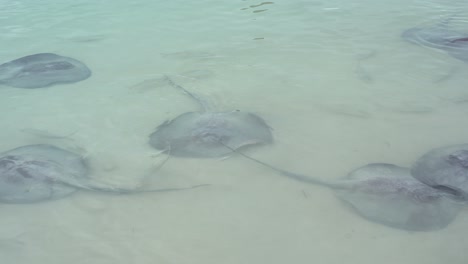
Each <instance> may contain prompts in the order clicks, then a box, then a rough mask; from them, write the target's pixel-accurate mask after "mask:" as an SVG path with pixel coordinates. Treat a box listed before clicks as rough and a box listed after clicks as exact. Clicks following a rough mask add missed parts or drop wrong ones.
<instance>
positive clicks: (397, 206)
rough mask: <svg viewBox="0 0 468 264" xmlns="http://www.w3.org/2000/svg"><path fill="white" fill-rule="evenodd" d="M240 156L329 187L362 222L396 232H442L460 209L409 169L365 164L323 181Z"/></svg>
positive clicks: (447, 195) (451, 198) (453, 199)
mask: <svg viewBox="0 0 468 264" xmlns="http://www.w3.org/2000/svg"><path fill="white" fill-rule="evenodd" d="M238 153H240V152H238ZM240 154H241V155H242V156H244V157H246V158H248V159H250V160H253V161H255V162H257V163H260V164H262V165H263V166H266V167H268V168H270V169H273V170H274V171H276V172H278V173H280V174H281V175H283V176H287V177H289V178H292V179H294V180H298V181H301V182H305V183H310V184H315V185H320V186H325V187H328V188H330V189H332V190H333V191H334V192H335V194H336V196H337V197H338V198H339V199H340V200H342V201H343V202H345V203H346V204H348V205H350V206H351V207H352V208H353V209H354V211H355V212H356V213H357V214H359V215H361V216H362V217H364V218H365V219H367V220H369V221H372V222H376V223H379V224H383V225H386V226H389V227H393V228H397V229H403V230H408V231H432V230H438V229H442V228H444V227H446V226H447V225H448V224H450V223H451V222H452V221H453V220H454V219H455V217H456V216H457V214H458V212H459V211H460V209H461V204H460V202H459V201H458V199H457V198H458V197H456V196H454V195H453V194H452V193H451V192H446V191H445V190H443V189H442V190H440V189H435V188H432V187H430V186H428V185H426V184H424V183H422V182H420V181H418V180H416V179H415V178H414V177H412V175H411V173H410V169H409V168H404V167H399V166H396V165H393V164H386V163H373V164H368V165H365V166H362V167H360V168H358V169H356V170H354V171H352V172H350V173H349V174H348V175H347V176H346V177H345V178H344V179H341V180H335V181H326V180H321V179H317V178H312V177H309V176H306V175H301V174H297V173H294V172H290V171H286V170H283V169H279V168H277V167H275V166H272V165H270V164H267V163H265V162H262V161H259V160H257V159H255V158H252V157H250V156H247V155H245V154H242V153H240Z"/></svg>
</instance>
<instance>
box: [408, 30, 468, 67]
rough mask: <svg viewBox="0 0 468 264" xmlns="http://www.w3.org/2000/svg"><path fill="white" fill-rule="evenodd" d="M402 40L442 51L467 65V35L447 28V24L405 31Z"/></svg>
mask: <svg viewBox="0 0 468 264" xmlns="http://www.w3.org/2000/svg"><path fill="white" fill-rule="evenodd" d="M401 36H402V38H403V39H405V40H407V41H408V42H411V43H414V44H418V45H421V46H426V47H431V48H436V49H440V50H443V51H445V52H447V53H448V54H449V55H451V56H452V57H454V58H456V59H458V60H461V61H464V62H467V63H468V41H467V40H468V38H467V37H468V34H463V33H461V32H457V31H454V30H450V29H448V28H447V23H446V22H444V23H441V24H438V25H435V26H429V27H415V28H410V29H407V30H405V31H404V32H403V33H402V35H401Z"/></svg>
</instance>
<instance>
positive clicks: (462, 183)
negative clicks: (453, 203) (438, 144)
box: [411, 144, 468, 201]
mask: <svg viewBox="0 0 468 264" xmlns="http://www.w3.org/2000/svg"><path fill="white" fill-rule="evenodd" d="M411 174H413V176H414V177H415V178H416V179H418V180H420V181H421V182H423V183H425V184H427V185H429V186H432V187H434V188H437V189H441V190H442V189H443V190H445V191H446V192H451V193H452V194H454V195H456V196H458V197H460V199H461V200H465V201H468V144H461V145H453V146H447V147H442V148H437V149H433V150H431V151H429V152H428V153H426V154H424V155H423V156H422V157H421V158H419V159H418V160H417V161H416V162H415V163H414V164H413V166H412V168H411Z"/></svg>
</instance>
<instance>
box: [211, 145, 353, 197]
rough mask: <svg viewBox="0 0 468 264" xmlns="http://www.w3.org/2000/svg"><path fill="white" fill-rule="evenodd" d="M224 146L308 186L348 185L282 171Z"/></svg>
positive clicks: (335, 186)
mask: <svg viewBox="0 0 468 264" xmlns="http://www.w3.org/2000/svg"><path fill="white" fill-rule="evenodd" d="M220 143H221V144H222V145H224V146H225V147H226V148H228V149H230V150H231V151H233V152H235V153H238V154H239V155H241V156H243V157H245V158H247V159H249V160H251V161H253V162H255V163H258V164H261V165H263V166H264V167H267V168H269V169H271V170H274V171H275V172H277V173H278V174H280V175H282V176H286V177H288V178H291V179H294V180H296V181H300V182H305V183H308V184H314V185H320V186H326V187H333V188H335V189H336V188H342V187H346V186H347V185H346V184H344V183H343V184H341V183H339V182H337V183H334V182H329V181H325V180H321V179H317V178H312V177H309V176H306V175H303V174H299V173H295V172H291V171H287V170H283V169H280V168H278V167H275V166H273V165H271V164H268V163H266V162H263V161H261V160H258V159H256V158H253V157H250V156H248V155H246V154H244V153H242V152H240V151H238V150H236V149H233V148H231V147H229V146H228V145H226V144H224V143H222V142H220Z"/></svg>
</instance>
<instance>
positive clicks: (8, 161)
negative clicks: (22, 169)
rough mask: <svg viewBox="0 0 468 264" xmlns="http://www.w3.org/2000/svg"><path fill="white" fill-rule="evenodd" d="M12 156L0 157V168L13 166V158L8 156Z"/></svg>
mask: <svg viewBox="0 0 468 264" xmlns="http://www.w3.org/2000/svg"><path fill="white" fill-rule="evenodd" d="M10 157H13V156H6V157H4V158H1V159H0V169H11V168H13V167H14V166H15V159H14V157H13V158H10Z"/></svg>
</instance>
